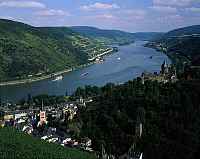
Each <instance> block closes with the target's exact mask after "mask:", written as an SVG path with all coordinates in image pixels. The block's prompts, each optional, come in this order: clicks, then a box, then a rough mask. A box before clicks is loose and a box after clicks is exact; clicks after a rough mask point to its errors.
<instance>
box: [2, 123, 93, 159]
mask: <svg viewBox="0 0 200 159" xmlns="http://www.w3.org/2000/svg"><path fill="white" fill-rule="evenodd" d="M0 158H5V159H27V158H30V159H33V158H37V159H44V158H49V159H50V158H54V159H55V158H57V159H66V158H67V159H80V158H81V159H95V156H94V155H92V154H89V153H86V152H83V151H80V150H76V149H71V148H64V147H62V146H60V145H56V144H50V143H47V142H45V141H41V140H40V139H36V138H33V137H31V136H29V135H26V134H24V133H22V132H19V131H17V130H15V129H14V128H8V127H7V128H1V129H0Z"/></svg>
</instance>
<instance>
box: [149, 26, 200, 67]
mask: <svg viewBox="0 0 200 159" xmlns="http://www.w3.org/2000/svg"><path fill="white" fill-rule="evenodd" d="M149 46H152V47H156V48H158V49H161V50H164V51H165V52H167V54H168V55H170V56H179V55H180V56H183V57H186V58H187V59H188V60H190V61H191V62H192V63H193V64H194V65H200V25H195V26H190V27H185V28H180V29H176V30H173V31H170V32H168V33H166V34H164V35H163V36H160V37H159V38H157V39H154V40H153V41H152V42H151V43H150V44H149ZM179 58H180V57H179Z"/></svg>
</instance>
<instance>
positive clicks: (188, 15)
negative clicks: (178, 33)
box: [0, 0, 200, 32]
mask: <svg viewBox="0 0 200 159" xmlns="http://www.w3.org/2000/svg"><path fill="white" fill-rule="evenodd" d="M199 14H200V0H140V1H139V2H138V1H137V0H126V1H120V0H84V1H83V0H79V1H76V2H74V1H72V0H68V1H64V0H58V1H50V0H0V18H2V19H10V20H15V21H20V22H23V23H26V24H29V25H32V26H40V27H43V26H51V27H52V26H91V27H97V28H101V29H110V30H111V29H115V30H123V31H127V32H167V31H170V30H173V29H176V28H181V27H186V26H191V25H199V24H200V15H199Z"/></svg>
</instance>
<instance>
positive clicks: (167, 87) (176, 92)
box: [74, 78, 200, 159]
mask: <svg viewBox="0 0 200 159" xmlns="http://www.w3.org/2000/svg"><path fill="white" fill-rule="evenodd" d="M76 96H83V97H91V96H93V97H95V98H94V101H93V102H92V103H90V104H89V105H88V106H87V108H84V109H82V110H81V112H80V118H79V120H76V123H77V124H79V125H81V124H82V127H81V134H80V135H83V136H90V138H92V141H93V146H94V148H95V149H96V150H98V151H101V147H102V145H103V146H104V147H105V148H106V152H107V153H109V154H115V155H117V156H121V155H123V154H125V153H126V152H127V151H128V149H129V148H130V147H131V145H132V144H133V143H135V144H136V145H137V149H138V151H140V152H143V153H144V158H145V159H155V158H156V159H193V158H198V156H199V155H200V152H199V149H200V147H199V145H200V128H199V124H200V111H199V110H200V105H199V103H200V81H199V80H194V81H185V80H181V81H179V82H177V83H174V84H172V83H167V84H162V83H158V82H156V81H146V82H145V84H144V85H143V84H142V82H141V79H139V78H138V79H136V80H133V81H129V82H127V83H125V84H123V85H114V84H107V85H106V86H104V87H101V88H98V87H91V86H86V87H85V88H79V89H77V91H76V93H75V94H74V97H76ZM138 122H141V123H143V134H142V138H141V139H140V138H137V134H136V129H135V128H136V126H137V123H138ZM80 123H81V124H80Z"/></svg>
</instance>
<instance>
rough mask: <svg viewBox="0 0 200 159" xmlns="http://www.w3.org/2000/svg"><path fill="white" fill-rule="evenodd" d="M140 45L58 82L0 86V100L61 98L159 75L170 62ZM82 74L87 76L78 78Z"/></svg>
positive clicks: (65, 76)
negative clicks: (87, 88)
mask: <svg viewBox="0 0 200 159" xmlns="http://www.w3.org/2000/svg"><path fill="white" fill-rule="evenodd" d="M144 44H145V42H144V41H136V42H135V43H134V44H130V45H126V46H119V51H118V52H117V53H114V54H111V55H108V56H106V57H105V61H104V62H103V63H99V64H93V65H91V66H88V67H86V68H82V69H79V70H75V71H73V72H69V73H66V74H65V75H64V78H63V80H60V81H52V79H47V80H43V81H39V82H34V83H31V84H21V85H12V86H2V87H0V97H1V100H2V101H4V102H16V101H18V100H20V99H23V98H27V95H28V94H31V95H32V96H35V95H39V94H49V95H65V93H66V91H67V92H68V93H69V94H71V93H73V92H74V91H75V90H76V88H77V87H79V86H84V85H97V86H102V85H105V84H106V83H108V82H113V83H123V82H126V81H128V80H131V79H134V78H136V77H138V76H140V75H141V73H142V72H144V71H147V72H159V71H160V66H161V64H162V63H163V61H164V60H167V61H168V62H169V63H171V61H170V59H169V58H168V57H167V56H166V55H165V54H163V53H161V52H157V51H156V50H154V49H151V48H146V47H144V46H143V45H144ZM151 56H152V58H150V57H151ZM84 73H88V74H87V75H85V76H82V74H84Z"/></svg>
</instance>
